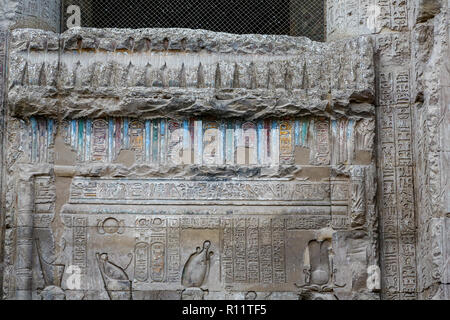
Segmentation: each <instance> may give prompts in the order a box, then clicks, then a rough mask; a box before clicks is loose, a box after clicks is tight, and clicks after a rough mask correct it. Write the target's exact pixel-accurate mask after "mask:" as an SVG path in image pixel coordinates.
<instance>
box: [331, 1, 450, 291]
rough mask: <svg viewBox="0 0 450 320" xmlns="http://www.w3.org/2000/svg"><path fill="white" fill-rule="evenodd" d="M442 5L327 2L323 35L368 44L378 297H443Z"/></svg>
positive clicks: (445, 33)
mask: <svg viewBox="0 0 450 320" xmlns="http://www.w3.org/2000/svg"><path fill="white" fill-rule="evenodd" d="M448 8H449V6H448V2H446V1H439V0H433V1H420V0H419V1H383V0H377V1H364V2H359V4H357V3H356V2H354V1H350V0H349V1H339V2H337V1H331V2H329V6H328V26H327V28H328V38H329V39H337V38H348V37H353V36H355V35H360V34H365V35H372V36H371V37H372V38H373V39H374V44H375V47H374V50H375V64H376V78H377V79H378V80H377V86H378V87H377V100H378V105H377V114H378V150H379V152H378V161H379V168H378V170H379V183H380V188H379V199H378V204H379V211H380V212H379V213H380V223H381V226H380V227H381V228H380V230H381V234H380V235H381V243H380V244H381V254H382V256H381V261H382V266H381V267H382V274H383V281H382V283H383V292H384V298H394V299H398V298H407V297H411V298H437V299H444V298H447V299H448V267H447V265H448V259H449V256H448V249H447V247H448V222H446V219H447V218H446V217H447V216H448V192H449V188H448V182H447V181H448V179H447V178H448V177H447V175H448V153H446V150H447V149H448V139H447V137H448V124H449V118H448V105H449V98H448V60H449V59H448V57H449V46H448V40H449V22H448V21H449V20H448V18H449V13H448ZM416 270H417V271H416Z"/></svg>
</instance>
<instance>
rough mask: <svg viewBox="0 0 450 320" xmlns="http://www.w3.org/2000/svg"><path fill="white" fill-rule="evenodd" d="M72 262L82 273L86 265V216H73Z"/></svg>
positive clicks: (84, 271)
mask: <svg viewBox="0 0 450 320" xmlns="http://www.w3.org/2000/svg"><path fill="white" fill-rule="evenodd" d="M72 264H73V265H75V266H78V267H79V268H80V270H81V273H82V274H85V273H86V267H87V218H82V217H74V218H73V253H72Z"/></svg>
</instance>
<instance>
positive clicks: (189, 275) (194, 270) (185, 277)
mask: <svg viewBox="0 0 450 320" xmlns="http://www.w3.org/2000/svg"><path fill="white" fill-rule="evenodd" d="M210 246H211V242H210V241H208V240H207V241H205V242H203V249H200V247H197V249H196V252H194V253H193V254H191V256H190V257H189V259H188V260H187V261H186V264H185V265H184V269H183V274H182V277H181V283H182V284H183V285H184V286H186V287H196V288H199V287H201V286H202V285H203V283H204V282H205V280H206V279H207V278H208V274H209V266H210V257H211V256H212V255H213V254H214V253H213V252H209V247H210Z"/></svg>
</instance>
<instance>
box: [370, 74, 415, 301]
mask: <svg viewBox="0 0 450 320" xmlns="http://www.w3.org/2000/svg"><path fill="white" fill-rule="evenodd" d="M381 69H382V70H381V72H380V73H379V75H378V82H379V83H378V85H379V87H378V90H379V91H378V95H379V103H378V104H379V105H378V126H379V137H378V142H379V170H380V173H379V174H380V178H381V181H380V193H379V194H380V201H379V208H380V211H381V212H380V216H381V228H380V229H381V241H382V243H381V263H382V272H383V280H382V282H383V296H382V298H383V299H416V298H417V270H416V249H415V243H416V230H415V229H416V225H415V208H414V183H413V164H412V148H411V145H412V139H411V123H412V120H411V106H410V103H409V92H410V74H409V70H408V68H407V67H405V68H401V69H396V70H392V71H387V70H386V72H385V70H383V68H381Z"/></svg>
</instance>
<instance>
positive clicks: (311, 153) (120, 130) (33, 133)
mask: <svg viewBox="0 0 450 320" xmlns="http://www.w3.org/2000/svg"><path fill="white" fill-rule="evenodd" d="M57 126H58V124H57V123H56V122H55V121H54V120H51V119H46V118H41V117H38V118H35V117H31V118H30V121H29V127H28V130H27V132H28V135H26V136H25V137H24V139H23V140H22V143H21V145H23V146H24V148H25V149H26V150H28V153H29V159H30V162H33V163H38V162H52V158H53V157H52V154H53V153H52V145H53V143H54V135H55V133H56V131H57ZM60 126H61V130H60V131H61V132H62V135H63V138H64V141H65V143H66V144H67V145H70V146H71V148H72V149H73V150H74V151H76V152H77V155H78V160H79V161H81V162H90V161H93V162H98V161H102V162H103V161H106V162H108V161H109V162H112V161H114V160H115V159H116V158H117V157H118V155H119V153H120V152H121V151H122V150H132V151H134V152H135V156H136V162H137V163H153V164H170V165H177V164H181V163H185V164H186V163H195V164H203V165H222V164H249V165H279V164H312V165H329V164H330V163H331V164H340V163H343V164H362V162H364V164H365V163H366V162H367V161H370V158H371V155H372V148H373V139H374V127H375V122H374V120H373V119H363V120H353V119H345V118H344V119H337V120H329V119H326V118H321V117H304V118H297V119H281V120H275V119H265V120H259V121H242V120H218V119H215V120H214V119H201V118H191V119H184V120H180V121H176V120H168V119H153V120H144V121H141V120H138V119H132V118H109V119H78V120H71V121H63V122H62V123H61V125H60ZM302 158H305V159H303V160H302ZM366 158H367V159H366Z"/></svg>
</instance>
